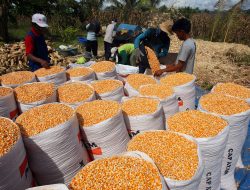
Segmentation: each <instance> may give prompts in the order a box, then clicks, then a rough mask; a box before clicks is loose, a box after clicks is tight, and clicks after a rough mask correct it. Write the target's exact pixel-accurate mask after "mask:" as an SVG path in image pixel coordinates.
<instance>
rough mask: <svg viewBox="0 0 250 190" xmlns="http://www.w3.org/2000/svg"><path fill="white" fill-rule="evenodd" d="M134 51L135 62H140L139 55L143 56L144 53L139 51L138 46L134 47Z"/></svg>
mask: <svg viewBox="0 0 250 190" xmlns="http://www.w3.org/2000/svg"><path fill="white" fill-rule="evenodd" d="M134 51H135V60H136V63H139V62H141V56H144V54H143V53H142V52H141V50H140V49H139V48H136V49H135V50H134Z"/></svg>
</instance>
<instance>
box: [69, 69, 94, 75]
mask: <svg viewBox="0 0 250 190" xmlns="http://www.w3.org/2000/svg"><path fill="white" fill-rule="evenodd" d="M93 72H94V71H93V70H91V69H90V68H86V67H76V68H72V69H69V70H67V75H68V76H69V77H79V76H87V75H89V74H91V73H93Z"/></svg>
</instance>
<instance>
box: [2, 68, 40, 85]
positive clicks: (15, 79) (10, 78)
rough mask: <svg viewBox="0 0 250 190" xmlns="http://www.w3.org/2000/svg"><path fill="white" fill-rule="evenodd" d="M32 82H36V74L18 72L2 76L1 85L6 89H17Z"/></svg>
mask: <svg viewBox="0 0 250 190" xmlns="http://www.w3.org/2000/svg"><path fill="white" fill-rule="evenodd" d="M30 82H36V76H35V74H34V73H32V72H30V71H17V72H12V73H8V74H5V75H2V76H1V84H2V86H5V87H11V88H16V87H17V86H19V85H22V84H25V83H30Z"/></svg>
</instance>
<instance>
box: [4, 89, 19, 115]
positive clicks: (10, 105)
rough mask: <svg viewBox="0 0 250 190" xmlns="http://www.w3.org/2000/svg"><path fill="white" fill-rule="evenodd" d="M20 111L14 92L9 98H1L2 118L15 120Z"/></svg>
mask: <svg viewBox="0 0 250 190" xmlns="http://www.w3.org/2000/svg"><path fill="white" fill-rule="evenodd" d="M17 115H18V109H17V105H16V100H15V97H14V93H13V91H12V92H11V93H10V94H8V95H7V96H4V97H0V116H2V117H7V118H10V119H12V120H15V119H16V117H17Z"/></svg>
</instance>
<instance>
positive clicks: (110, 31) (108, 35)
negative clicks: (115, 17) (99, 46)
mask: <svg viewBox="0 0 250 190" xmlns="http://www.w3.org/2000/svg"><path fill="white" fill-rule="evenodd" d="M115 25H116V23H115V22H113V21H112V23H111V24H109V25H108V26H107V29H106V32H105V36H104V42H108V43H110V44H112V43H113V40H114V36H115V34H116V32H115Z"/></svg>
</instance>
